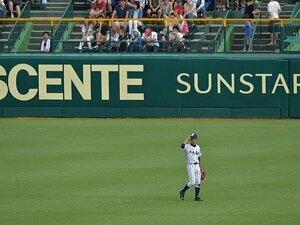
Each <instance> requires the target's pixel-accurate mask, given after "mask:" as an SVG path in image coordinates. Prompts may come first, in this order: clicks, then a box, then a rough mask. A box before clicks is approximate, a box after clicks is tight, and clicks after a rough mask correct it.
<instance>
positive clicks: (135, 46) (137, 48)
mask: <svg viewBox="0 0 300 225" xmlns="http://www.w3.org/2000/svg"><path fill="white" fill-rule="evenodd" d="M129 50H130V52H141V51H142V42H141V35H140V32H139V31H138V30H137V29H133V30H132V34H131V37H130V46H129Z"/></svg>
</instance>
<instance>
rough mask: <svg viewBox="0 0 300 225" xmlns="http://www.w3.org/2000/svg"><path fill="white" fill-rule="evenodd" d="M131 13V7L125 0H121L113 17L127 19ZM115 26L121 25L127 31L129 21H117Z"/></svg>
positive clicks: (119, 26)
mask: <svg viewBox="0 0 300 225" xmlns="http://www.w3.org/2000/svg"><path fill="white" fill-rule="evenodd" d="M128 15H129V7H128V6H127V5H126V2H125V0H120V1H119V5H117V6H116V8H115V10H114V11H113V13H112V16H111V18H118V19H120V18H125V19H127V18H128ZM113 27H116V28H117V29H120V28H121V27H122V28H123V29H124V31H126V29H127V21H123V22H121V21H115V22H113Z"/></svg>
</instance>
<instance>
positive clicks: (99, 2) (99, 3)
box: [89, 0, 106, 18]
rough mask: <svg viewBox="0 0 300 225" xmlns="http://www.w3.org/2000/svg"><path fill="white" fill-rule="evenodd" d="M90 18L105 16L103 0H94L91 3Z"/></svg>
mask: <svg viewBox="0 0 300 225" xmlns="http://www.w3.org/2000/svg"><path fill="white" fill-rule="evenodd" d="M89 17H90V18H105V17H106V3H105V0H94V1H93V2H92V5H91V11H90V15H89Z"/></svg>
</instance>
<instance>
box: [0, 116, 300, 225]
mask: <svg viewBox="0 0 300 225" xmlns="http://www.w3.org/2000/svg"><path fill="white" fill-rule="evenodd" d="M189 132H197V133H198V136H199V142H200V146H201V147H202V151H203V155H204V157H203V160H202V163H203V165H204V168H205V169H206V172H207V179H206V180H205V181H204V182H203V183H202V185H201V197H202V198H203V199H204V201H203V202H194V201H193V195H194V189H190V190H189V191H188V192H187V194H186V200H185V201H181V200H179V197H178V191H179V190H180V189H181V188H182V187H183V186H184V185H185V183H186V182H187V173H186V167H185V160H184V154H183V153H182V152H181V151H180V147H179V146H180V144H181V141H182V139H184V138H185V137H186V136H187V134H189ZM299 174H300V120H176V119H168V120H162V119H161V120H154V119H146V120H144V119H137V120H136V119H127V120H126V119H124V120H118V119H113V120H110V119H103V120H97V119H1V120H0V224H1V225H120V224H124V225H142V224H151V225H152V224H154V225H177V224H178V225H185V224H205V225H219V224H220V225H221V224H222V225H255V224H260V225H269V224H270V225H283V224H288V225H294V224H295V225H296V224H297V225H298V224H299V221H300V214H299V210H300V190H299V187H300V175H299Z"/></svg>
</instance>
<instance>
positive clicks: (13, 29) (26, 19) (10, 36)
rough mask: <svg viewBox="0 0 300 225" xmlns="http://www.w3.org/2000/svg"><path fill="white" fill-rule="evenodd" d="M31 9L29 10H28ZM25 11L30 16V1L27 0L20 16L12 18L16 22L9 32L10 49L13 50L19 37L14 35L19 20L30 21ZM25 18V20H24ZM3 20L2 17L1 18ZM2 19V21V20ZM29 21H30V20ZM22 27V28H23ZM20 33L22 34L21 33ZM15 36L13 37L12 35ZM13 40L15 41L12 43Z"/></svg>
mask: <svg viewBox="0 0 300 225" xmlns="http://www.w3.org/2000/svg"><path fill="white" fill-rule="evenodd" d="M28 9H29V10H28ZM27 10H28V12H27ZM25 13H29V17H30V1H27V2H26V4H25V6H24V7H23V10H22V12H21V14H20V17H19V18H16V20H12V22H14V21H15V24H14V26H13V28H12V29H11V31H10V32H9V35H8V51H11V50H12V48H13V44H14V42H15V40H17V38H15V37H14V33H15V29H16V27H17V25H18V23H19V22H27V21H28V19H30V18H26V17H25V16H26V15H25ZM23 19H24V20H23ZM1 20H2V19H1ZM1 20H0V21H1ZM3 20H4V21H5V20H7V19H6V18H5V19H3ZM28 22H29V21H28ZM23 29H24V28H23ZM23 29H22V30H23ZM22 30H21V31H20V33H21V32H22ZM19 35H20V34H19ZM19 35H18V37H19ZM12 36H13V37H12ZM12 42H13V43H12Z"/></svg>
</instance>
